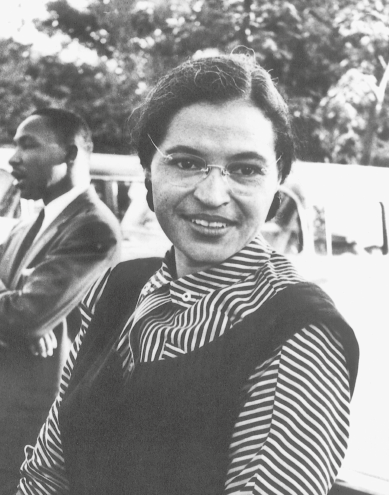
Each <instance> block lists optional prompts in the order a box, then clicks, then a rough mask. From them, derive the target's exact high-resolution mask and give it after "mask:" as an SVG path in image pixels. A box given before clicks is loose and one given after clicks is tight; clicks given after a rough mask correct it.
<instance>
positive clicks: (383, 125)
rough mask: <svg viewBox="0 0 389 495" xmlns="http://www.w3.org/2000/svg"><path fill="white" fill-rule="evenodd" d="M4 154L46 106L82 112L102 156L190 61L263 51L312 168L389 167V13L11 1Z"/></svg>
mask: <svg viewBox="0 0 389 495" xmlns="http://www.w3.org/2000/svg"><path fill="white" fill-rule="evenodd" d="M0 5H1V12H2V14H1V16H0V17H1V18H0V58H1V64H0V146H6V145H9V144H10V142H11V140H12V136H13V134H14V132H15V129H16V127H17V125H18V124H19V123H20V122H21V121H22V120H23V118H25V117H26V116H27V115H28V114H29V113H30V112H31V111H33V110H34V109H35V108H36V107H42V106H49V105H55V106H60V107H65V108H68V109H73V110H75V111H77V112H78V113H80V114H82V115H83V116H84V117H85V118H86V120H87V121H88V123H89V124H90V126H91V127H92V130H93V133H94V139H95V151H97V152H103V153H119V154H121V153H125V152H126V151H128V150H126V140H125V139H124V140H123V139H122V136H123V127H124V125H125V121H126V118H127V117H128V115H129V114H130V112H131V110H132V109H133V108H134V106H136V105H137V103H138V102H139V100H140V98H141V97H142V95H143V94H144V93H145V92H146V91H147V90H148V88H149V86H150V84H152V83H153V81H155V79H156V78H157V77H158V76H159V75H160V74H163V73H164V72H165V71H166V70H167V69H168V68H170V67H172V66H175V65H177V64H178V63H179V62H181V61H182V60H184V59H186V58H187V57H189V56H193V55H195V56H197V55H203V54H206V53H212V54H213V53H215V52H218V51H221V52H230V51H231V50H232V49H234V48H235V47H236V46H238V45H245V46H246V47H249V48H252V49H253V50H255V52H256V54H257V57H258V59H259V61H260V63H261V64H262V65H263V66H264V67H265V68H266V69H268V70H270V71H271V73H272V76H273V78H274V79H275V80H276V81H278V85H279V87H280V88H281V90H282V92H283V93H284V94H285V95H286V96H287V98H288V100H289V103H290V105H291V106H292V109H293V114H294V116H295V119H296V132H297V135H298V136H299V138H300V143H301V149H300V151H299V157H300V158H301V159H302V160H305V161H314V162H335V163H358V164H371V165H377V166H382V167H387V166H389V120H388V113H389V99H388V96H387V94H386V93H387V92H386V89H387V83H388V77H389V68H388V61H389V5H388V4H387V2H384V1H381V0H294V1H293V2H289V1H285V0H271V1H262V0H207V1H205V0H138V1H136V0H56V1H46V0H1V1H0Z"/></svg>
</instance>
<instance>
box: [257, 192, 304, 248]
mask: <svg viewBox="0 0 389 495" xmlns="http://www.w3.org/2000/svg"><path fill="white" fill-rule="evenodd" d="M280 194H281V204H280V207H279V209H278V212H277V215H276V216H275V218H273V219H272V220H270V221H268V222H266V224H265V225H264V227H263V229H262V234H263V236H264V238H265V239H266V240H267V241H268V243H269V244H270V245H271V246H273V247H274V249H275V250H276V251H278V252H279V253H283V254H298V253H300V252H301V251H302V249H303V234H302V225H301V218H300V213H299V210H298V205H297V198H295V197H292V195H291V194H292V193H288V192H286V191H282V192H281V193H280Z"/></svg>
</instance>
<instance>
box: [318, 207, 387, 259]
mask: <svg viewBox="0 0 389 495" xmlns="http://www.w3.org/2000/svg"><path fill="white" fill-rule="evenodd" d="M313 214H314V220H313V228H314V243H315V252H316V253H317V254H331V253H332V254H333V255H342V254H384V252H385V236H384V206H383V204H382V203H380V202H379V201H376V202H373V201H371V202H368V201H363V202H361V201H359V202H357V201H351V200H348V201H342V202H341V201H338V202H337V201H335V200H334V201H332V202H331V203H330V204H327V205H326V206H320V205H315V206H314V207H313Z"/></svg>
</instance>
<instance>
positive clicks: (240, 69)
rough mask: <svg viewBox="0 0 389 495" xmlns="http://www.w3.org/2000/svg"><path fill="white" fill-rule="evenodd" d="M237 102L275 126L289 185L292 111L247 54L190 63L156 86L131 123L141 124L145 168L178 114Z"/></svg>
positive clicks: (137, 130)
mask: <svg viewBox="0 0 389 495" xmlns="http://www.w3.org/2000/svg"><path fill="white" fill-rule="evenodd" d="M233 100H244V101H249V102H251V103H252V104H253V105H255V106H256V107H257V108H258V109H260V110H261V111H262V112H263V114H264V115H265V116H266V117H267V118H268V119H269V120H270V121H271V123H272V124H273V130H274V133H275V152H276V156H277V159H278V167H279V170H280V175H281V180H282V181H284V180H285V178H286V177H287V176H288V174H289V172H290V170H291V166H292V162H293V160H294V157H295V145H294V136H293V132H292V127H291V117H290V113H289V109H288V107H287V104H286V102H285V101H284V99H283V97H282V96H281V95H280V93H279V92H278V90H277V89H276V87H275V84H274V83H273V81H272V79H271V77H270V75H269V73H268V72H267V71H266V70H265V69H263V68H262V67H261V66H260V65H258V64H257V63H256V62H255V60H254V58H253V57H252V56H251V57H249V56H247V55H243V54H231V55H222V56H216V57H204V58H200V59H197V60H189V61H187V62H184V63H183V64H181V65H180V66H178V67H176V68H175V69H173V70H172V71H170V72H169V73H168V74H166V75H165V76H164V77H162V78H161V79H160V80H159V81H158V82H157V84H156V86H155V87H154V89H152V90H151V91H150V93H149V94H148V96H147V97H146V99H145V101H144V103H143V104H142V105H141V106H140V107H138V108H137V109H136V110H135V111H134V113H133V115H132V116H131V117H130V123H131V121H132V122H133V119H135V121H136V123H135V125H134V126H133V129H132V140H133V144H134V145H135V148H136V150H137V152H138V155H139V158H140V162H141V164H142V166H143V167H145V168H148V167H150V164H151V161H152V159H153V156H154V153H155V148H154V146H153V144H152V142H151V139H152V140H153V141H154V143H155V144H156V145H157V146H158V145H159V144H160V143H161V142H162V141H163V139H164V137H165V135H166V132H167V129H168V126H169V124H170V122H171V120H172V118H173V117H174V115H175V114H176V113H177V112H178V111H179V110H181V109H182V108H184V107H187V106H189V105H192V104H194V103H200V102H209V103H213V104H222V103H225V102H228V101H233ZM150 138H151V139H150Z"/></svg>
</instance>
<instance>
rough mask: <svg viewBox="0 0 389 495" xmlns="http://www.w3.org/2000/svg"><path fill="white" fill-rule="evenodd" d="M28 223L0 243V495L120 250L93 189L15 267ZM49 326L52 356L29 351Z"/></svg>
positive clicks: (31, 437) (33, 434) (37, 425)
mask: <svg viewBox="0 0 389 495" xmlns="http://www.w3.org/2000/svg"><path fill="white" fill-rule="evenodd" d="M31 224H32V222H29V223H27V224H26V223H22V224H20V225H18V226H16V227H15V228H14V230H13V231H12V233H11V235H10V237H9V238H8V240H7V241H6V243H5V244H4V245H3V246H1V247H0V280H1V282H2V287H1V288H0V339H1V340H3V341H5V342H7V343H8V347H6V348H4V347H3V348H0V494H1V493H2V491H1V487H2V486H3V485H4V486H5V481H4V480H5V479H7V477H9V472H10V471H11V470H12V469H14V464H15V462H16V463H17V469H18V468H19V466H20V463H21V462H22V460H23V458H24V455H23V446H24V445H25V444H27V443H35V439H36V436H37V434H38V432H39V428H40V425H41V424H42V423H43V421H44V420H45V418H46V415H47V412H48V410H49V408H50V406H51V403H52V402H53V400H54V398H55V396H56V393H57V391H58V386H59V379H60V374H61V370H62V366H63V364H64V362H65V359H66V356H67V353H68V351H69V348H70V345H71V340H72V338H74V333H75V332H74V322H76V324H78V323H79V317H78V315H77V313H76V311H75V310H76V308H77V306H78V304H79V302H80V301H81V299H82V297H83V296H84V294H85V292H86V291H87V290H88V288H89V287H90V285H91V284H92V283H93V282H94V281H95V280H96V279H97V278H98V276H99V275H102V274H103V273H104V271H105V270H106V269H108V268H109V266H111V265H114V264H115V263H116V262H117V261H118V255H119V246H120V229H119V224H118V222H117V220H116V218H115V217H114V215H113V214H112V212H111V211H110V210H109V209H108V208H107V207H106V206H105V205H104V204H103V203H102V202H101V201H100V200H99V199H98V197H97V194H96V192H95V191H94V190H93V189H90V190H88V191H86V192H84V193H82V194H81V195H80V196H78V197H77V198H76V199H75V200H74V201H73V202H72V203H70V204H69V205H68V206H67V207H66V208H65V210H64V211H63V212H62V213H61V214H60V215H59V216H58V217H57V218H56V219H55V220H54V221H53V223H52V224H51V225H49V226H48V227H47V229H46V230H45V231H44V232H43V233H42V234H41V235H40V236H39V237H38V238H37V239H36V241H35V242H34V243H33V245H32V246H31V248H30V250H29V251H28V252H27V253H26V254H25V256H24V258H23V259H22V260H21V262H20V264H19V266H14V260H15V256H16V254H17V252H18V249H19V247H20V245H21V243H22V240H23V238H24V237H25V235H26V233H27V232H28V230H29V228H30V227H31ZM72 320H73V324H72V323H71V322H72ZM52 329H55V334H56V337H57V340H58V348H57V349H56V350H55V352H54V356H53V357H47V358H41V357H36V356H33V355H32V354H31V353H30V352H29V350H28V340H29V339H30V338H38V337H40V336H42V335H43V334H44V333H45V332H47V331H49V330H52ZM77 330H78V328H77ZM15 459H16V461H15ZM2 478H3V479H2Z"/></svg>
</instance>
